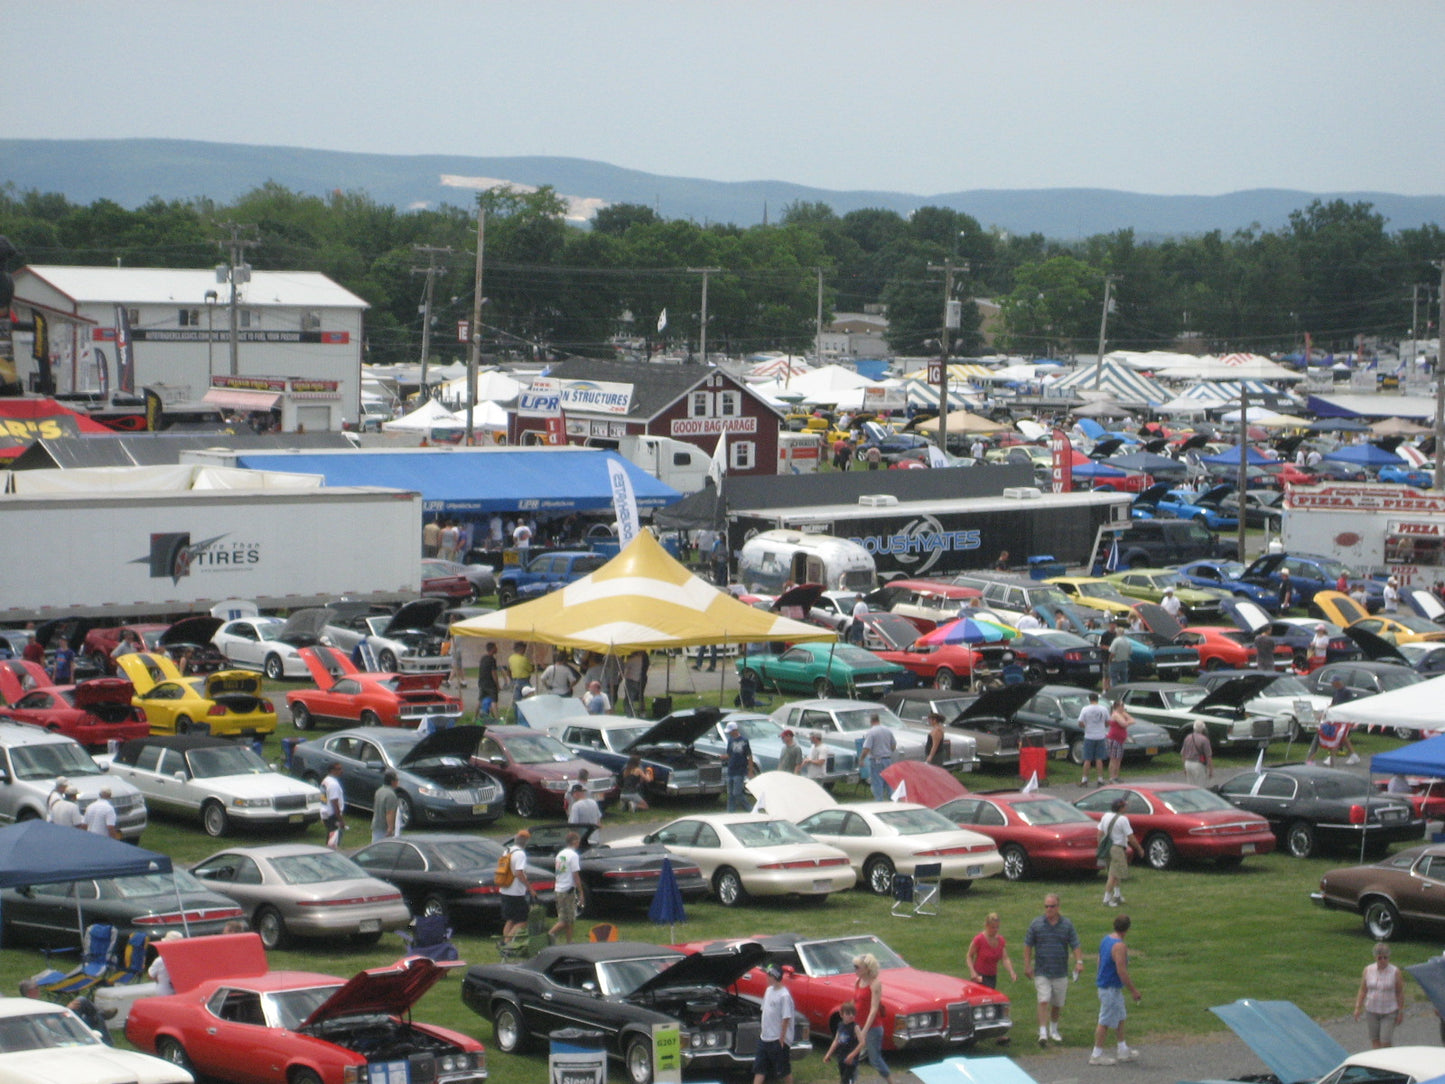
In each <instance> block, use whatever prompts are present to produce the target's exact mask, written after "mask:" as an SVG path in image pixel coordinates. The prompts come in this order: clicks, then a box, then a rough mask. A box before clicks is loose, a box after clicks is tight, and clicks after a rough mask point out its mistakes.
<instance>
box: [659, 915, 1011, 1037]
mask: <svg viewBox="0 0 1445 1084" xmlns="http://www.w3.org/2000/svg"><path fill="white" fill-rule="evenodd" d="M737 940H741V941H756V942H757V943H758V944H760V945H762V946H763V947H764V948H765V949H767V950H768V958H767V961H766V964H777V965H779V966H780V967H782V969H783V985H784V986H785V987H787V989H788V992H789V993H790V994H792V995H793V1004H794V1006H795V1007H796V1009H797V1011H798V1012H799V1013H801V1014H802V1015H803V1016H804V1017H806V1018H807V1020H808V1023H809V1024H810V1025H811V1026H812V1029H813V1035H814V1037H815V1038H819V1039H822V1038H825V1037H826V1038H831V1037H832V1035H833V1029H834V1026H835V1025H836V1024H837V1022H838V1006H839V1005H841V1004H842V1003H843V1002H845V1001H852V1000H853V984H854V981H855V976H854V972H853V957H855V956H861V955H862V954H863V953H871V954H872V955H874V956H875V957H877V959H878V967H879V972H880V974H881V976H882V979H883V991H884V998H883V1008H882V1010H881V1014H880V1020H881V1022H882V1024H883V1049H884V1050H903V1049H909V1050H915V1049H929V1048H937V1047H944V1048H948V1047H955V1046H971V1045H973V1043H974V1042H976V1041H977V1040H979V1039H1002V1038H1006V1037H1007V1036H1008V1032H1009V1028H1010V1027H1011V1026H1012V1023H1013V1021H1012V1020H1011V1019H1010V1016H1009V999H1008V995H1007V994H1003V993H1000V992H999V991H998V990H993V989H990V988H989V987H987V986H982V985H980V984H979V983H976V982H969V981H968V980H967V979H960V978H956V977H955V976H953V975H944V974H941V973H939V972H937V971H920V970H918V969H917V968H913V967H909V966H908V962H907V961H906V960H904V959H903V957H901V956H899V955H898V953H896V952H894V951H893V950H892V949H891V948H889V947H888V946H887V945H885V944H884V943H883V942H882V941H880V940H879V939H878V938H876V937H874V936H873V935H872V934H868V933H864V934H852V935H848V936H844V937H819V938H810V937H804V936H803V935H801V934H796V933H780V934H774V935H769V936H766V937H746V938H739V939H737ZM728 943H732V942H726V941H718V942H714V941H697V942H694V943H692V944H690V945H678V946H676V947H677V948H679V949H681V950H682V951H684V952H695V951H699V950H701V949H703V948H706V947H707V946H708V945H713V944H728ZM766 964H765V965H764V966H766ZM767 982H768V980H767V978H766V976H764V975H763V972H762V969H761V968H760V967H759V968H754V969H753V970H751V971H749V972H748V973H747V974H746V975H744V976H743V977H742V978H741V979H739V980H738V982H737V991H738V993H740V994H744V995H749V996H752V997H757V998H761V997H762V996H763V991H764V990H765V989H766V987H767ZM1030 1011H1031V1012H1032V1010H1030Z"/></svg>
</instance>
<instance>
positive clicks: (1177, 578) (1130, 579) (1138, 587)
mask: <svg viewBox="0 0 1445 1084" xmlns="http://www.w3.org/2000/svg"><path fill="white" fill-rule="evenodd" d="M1109 579H1110V580H1111V581H1113V583H1114V584H1115V585H1116V586H1117V587H1118V588H1119V591H1120V592H1121V593H1122V594H1125V595H1128V596H1130V597H1132V598H1135V599H1141V600H1143V601H1145V602H1155V603H1157V602H1160V601H1162V600H1163V598H1164V592H1165V590H1166V589H1167V588H1171V587H1172V588H1173V589H1174V597H1175V598H1177V599H1178V600H1179V605H1180V606H1182V607H1183V610H1182V611H1181V613H1180V616H1181V617H1185V618H1187V619H1188V620H1190V621H1192V622H1194V623H1196V624H1206V623H1213V622H1215V621H1217V620H1218V619H1219V613H1220V609H1219V604H1220V602H1221V601H1222V600H1223V599H1227V598H1229V592H1228V591H1220V590H1216V589H1214V588H1212V587H1194V586H1191V584H1190V583H1189V581H1188V580H1186V579H1185V578H1184V577H1183V576H1181V575H1179V573H1177V572H1174V571H1171V570H1169V569H1161V568H1134V569H1130V570H1129V571H1128V572H1115V573H1112V574H1111V575H1110V576H1109Z"/></svg>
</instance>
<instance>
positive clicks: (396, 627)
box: [292, 598, 452, 674]
mask: <svg viewBox="0 0 1445 1084" xmlns="http://www.w3.org/2000/svg"><path fill="white" fill-rule="evenodd" d="M450 605H451V603H450V601H449V600H447V599H444V598H420V599H417V600H416V601H415V602H408V603H407V604H406V605H405V606H403V607H402V608H401V609H399V610H397V611H396V613H394V614H377V613H374V612H372V609H371V607H370V606H368V605H366V604H365V603H352V602H338V603H336V604H334V605H332V606H328V607H326V608H325V609H322V610H301V611H298V612H297V613H295V614H293V615H292V620H294V621H298V622H300V621H305V620H309V621H310V622H311V624H312V628H311V629H310V631H312V632H314V633H315V635H316V639H318V640H319V639H322V638H325V639H329V640H330V641H331V642H332V643H333V644H335V645H336V647H337V648H338V649H339V650H341V651H344V652H346V653H347V654H350V653H351V652H352V651H354V650H356V646H357V644H359V643H361V642H362V641H363V640H364V641H366V644H367V646H368V648H369V649H370V651H371V653H372V655H373V656H374V657H375V659H376V665H375V666H372V665H371V664H370V663H368V664H367V665H365V666H363V667H362V669H364V670H375V671H377V672H380V673H384V674H396V673H401V674H430V673H438V672H441V673H450V672H451V668H452V660H451V656H450V655H443V654H442V651H441V649H442V641H443V640H445V639H446V638H447V633H446V632H445V631H444V630H442V629H441V628H440V627H439V626H438V625H437V618H439V617H441V615H442V612H443V611H444V610H446V609H447V607H448V606H450ZM321 615H324V617H323V616H321ZM318 621H321V622H323V623H322V624H321V625H320V626H319V627H316V622H318Z"/></svg>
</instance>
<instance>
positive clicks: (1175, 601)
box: [1159, 587, 1183, 621]
mask: <svg viewBox="0 0 1445 1084" xmlns="http://www.w3.org/2000/svg"><path fill="white" fill-rule="evenodd" d="M1159 608H1160V609H1161V610H1163V611H1164V612H1165V613H1167V614H1168V615H1169V616H1170V617H1172V618H1174V620H1176V621H1178V620H1179V611H1180V610H1181V609H1183V607H1182V606H1180V605H1179V596H1177V595H1176V594H1175V593H1174V588H1172V587H1166V588H1164V597H1163V598H1162V599H1160V600H1159Z"/></svg>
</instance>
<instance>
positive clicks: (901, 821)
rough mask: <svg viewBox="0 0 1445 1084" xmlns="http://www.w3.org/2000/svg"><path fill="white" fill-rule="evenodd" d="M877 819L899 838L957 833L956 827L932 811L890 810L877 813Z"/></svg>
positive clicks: (941, 815) (935, 811)
mask: <svg viewBox="0 0 1445 1084" xmlns="http://www.w3.org/2000/svg"><path fill="white" fill-rule="evenodd" d="M878 819H879V820H880V821H882V822H883V823H884V824H886V825H887V826H888V827H889V828H892V829H893V830H894V831H895V832H897V833H898V834H899V835H900V836H917V835H922V834H923V833H925V832H957V831H958V825H956V824H954V823H953V822H952V821H951V820H949V819H948V818H947V817H945V816H944V815H943V814H942V813H939V812H938V811H937V810H934V809H891V810H889V811H888V812H886V813H879V814H878Z"/></svg>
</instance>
